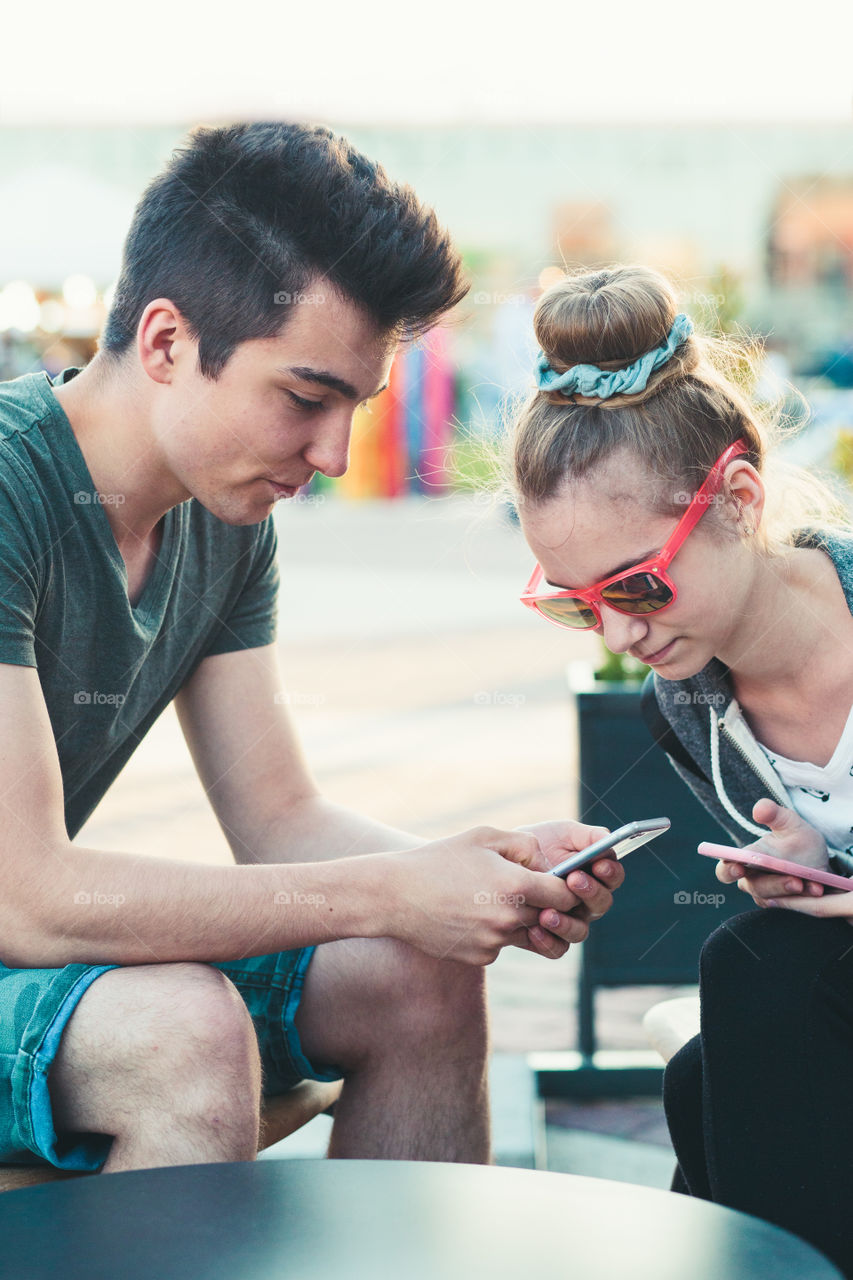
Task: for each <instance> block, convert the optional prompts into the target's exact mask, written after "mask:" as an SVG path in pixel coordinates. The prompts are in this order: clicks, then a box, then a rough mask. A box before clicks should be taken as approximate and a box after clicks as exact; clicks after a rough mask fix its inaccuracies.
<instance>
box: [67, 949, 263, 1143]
mask: <svg viewBox="0 0 853 1280" xmlns="http://www.w3.org/2000/svg"><path fill="white" fill-rule="evenodd" d="M50 1083H51V1094H52V1097H53V1099H54V1106H55V1110H56V1111H57V1112H58V1115H59V1118H60V1119H61V1120H63V1121H64V1122H65V1123H66V1124H67V1125H68V1127H72V1128H76V1127H86V1123H87V1121H90V1120H91V1119H92V1117H98V1116H99V1117H101V1119H102V1120H104V1121H106V1123H107V1126H108V1127H107V1128H106V1131H107V1132H112V1131H113V1128H110V1127H109V1124H110V1122H112V1125H113V1127H114V1126H115V1122H116V1119H117V1118H122V1119H124V1118H126V1117H130V1116H132V1115H133V1114H134V1112H136V1111H138V1110H140V1109H141V1110H145V1111H149V1110H151V1109H154V1110H157V1109H162V1110H163V1111H164V1112H169V1111H173V1110H178V1111H180V1112H192V1111H195V1110H199V1111H202V1112H203V1111H206V1110H212V1111H214V1112H216V1113H217V1114H220V1115H221V1114H222V1113H223V1111H225V1112H231V1111H234V1112H240V1113H241V1114H242V1113H244V1112H245V1115H246V1117H247V1120H246V1123H247V1124H250V1117H251V1115H252V1113H253V1112H254V1113H255V1114H256V1113H257V1109H258V1106H259V1099H260V1061H259V1054H258V1047H257V1038H256V1036H255V1032H254V1027H253V1024H252V1020H251V1017H250V1015H249V1012H248V1010H247V1008H246V1005H245V1003H244V1002H243V1000H242V998H241V996H240V993H239V992H238V991H237V989H236V987H235V986H234V985H233V983H231V982H230V981H229V979H228V978H226V976H225V974H223V973H222V972H221V971H220V970H219V969H214V968H212V967H211V966H209V965H203V964H164V965H139V966H133V967H131V966H127V967H123V968H120V969H112V970H110V971H109V972H107V973H105V974H103V975H102V976H101V977H100V978H98V979H97V980H96V981H95V982H93V983H92V985H91V987H89V988H88V990H87V991H86V992H85V994H84V995H83V996H82V998H81V1000H80V1002H79V1004H78V1006H77V1008H76V1009H75V1011H74V1014H73V1015H72V1017H71V1019H70V1020H69V1023H68V1026H67V1027H66V1029H65V1032H64V1033H63V1036H62V1041H61V1043H60V1047H59V1051H58V1052H57V1055H56V1059H55V1062H54V1066H53V1068H52V1070H51V1082H50Z"/></svg>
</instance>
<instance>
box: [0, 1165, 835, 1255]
mask: <svg viewBox="0 0 853 1280" xmlns="http://www.w3.org/2000/svg"><path fill="white" fill-rule="evenodd" d="M0 1241H2V1245H0V1250H1V1251H2V1252H0V1257H2V1264H3V1275H8V1276H10V1277H12V1276H15V1277H20V1280H47V1278H48V1277H51V1280H53V1278H54V1277H61V1278H62V1280H84V1278H85V1280H274V1278H275V1280H280V1278H282V1277H288V1278H289V1277H293V1280H368V1278H369V1280H390V1278H397V1277H399V1278H400V1280H427V1277H429V1280H480V1278H481V1277H483V1278H485V1280H504V1278H506V1280H510V1277H511V1280H520V1278H521V1277H524V1276H526V1275H531V1274H536V1275H542V1276H566V1277H571V1280H613V1278H614V1277H619V1276H630V1277H631V1278H632V1280H740V1277H744V1278H746V1277H749V1278H750V1280H754V1278H755V1277H765V1276H772V1277H773V1280H840V1276H841V1273H840V1272H839V1271H837V1270H836V1269H835V1267H833V1266H832V1265H831V1264H830V1263H829V1262H827V1261H826V1260H825V1259H824V1258H823V1257H822V1256H821V1255H820V1254H819V1253H817V1252H816V1250H814V1249H812V1248H811V1247H810V1246H809V1245H807V1244H805V1243H804V1242H803V1241H801V1240H799V1239H798V1238H797V1237H795V1236H791V1235H789V1234H788V1233H787V1232H785V1231H781V1230H779V1228H778V1227H771V1226H769V1225H768V1224H767V1223H765V1222H759V1221H758V1219H756V1218H750V1217H748V1216H747V1215H746V1214H742V1213H735V1212H733V1211H732V1210H731V1209H722V1208H720V1207H719V1206H718V1205H712V1204H707V1203H706V1202H705V1201H702V1200H691V1199H689V1198H687V1197H685V1196H680V1195H674V1194H671V1193H669V1192H665V1191H651V1190H649V1189H648V1188H646V1187H635V1186H631V1185H629V1184H628V1183H622V1182H607V1181H605V1180H604V1179H600V1178H580V1177H575V1176H574V1175H571V1174H562V1173H538V1172H533V1171H532V1170H528V1169H506V1168H495V1167H483V1166H480V1165H464V1164H428V1163H418V1162H414V1161H392V1160H261V1161H258V1162H257V1163H253V1164H205V1165H189V1166H181V1167H178V1168H170V1169H146V1170H139V1171H137V1172H133V1173H118V1174H105V1175H102V1176H99V1177H94V1178H80V1179H75V1180H72V1181H66V1182H53V1183H45V1184H43V1185H42V1186H37V1187H30V1188H27V1189H26V1190H22V1191H11V1192H7V1193H6V1194H5V1195H2V1196H0Z"/></svg>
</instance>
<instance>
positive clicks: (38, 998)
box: [0, 947, 343, 1170]
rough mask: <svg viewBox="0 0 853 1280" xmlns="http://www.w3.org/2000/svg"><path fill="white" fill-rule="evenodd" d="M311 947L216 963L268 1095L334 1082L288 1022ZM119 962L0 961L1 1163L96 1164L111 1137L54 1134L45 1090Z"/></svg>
mask: <svg viewBox="0 0 853 1280" xmlns="http://www.w3.org/2000/svg"><path fill="white" fill-rule="evenodd" d="M314 950H315V948H314V947H302V948H300V949H299V950H296V951H279V952H274V953H273V954H272V955H266V956H251V957H249V958H248V959H245V960H229V961H226V962H225V963H223V964H216V965H214V966H213V968H215V969H221V970H222V972H223V973H224V974H226V976H227V977H228V978H230V980H231V981H232V982H233V983H234V985H235V986H236V988H237V990H238V991H239V992H240V995H241V996H242V997H243V999H244V1001H245V1002H246V1007H247V1008H248V1010H249V1013H250V1014H251V1016H252V1021H253V1023H254V1025H255V1031H256V1033H257V1037H258V1048H259V1051H260V1055H261V1065H262V1069H263V1088H264V1093H265V1094H266V1095H271V1094H276V1093H284V1092H286V1091H287V1090H288V1089H290V1088H292V1086H293V1085H295V1084H297V1083H298V1082H299V1081H300V1080H305V1079H309V1080H339V1079H340V1078H341V1076H342V1074H343V1073H342V1072H341V1071H339V1070H338V1068H337V1067H334V1066H327V1065H324V1066H322V1067H319V1068H315V1067H314V1066H312V1065H311V1063H309V1062H308V1060H307V1058H306V1057H305V1055H304V1054H303V1052H302V1048H301V1045H300V1043H299V1035H298V1033H297V1030H296V1027H295V1026H294V1018H295V1016H296V1010H297V1008H298V1007H299V1000H300V997H301V995H302V986H303V982H304V980H305V973H306V970H307V968H308V965H309V964H310V963H311V957H312V956H313V954H314ZM118 967H119V966H118V965H113V964H101V965H86V964H69V965H66V966H65V967H64V968H63V969H7V968H5V967H4V966H3V965H2V964H0V1164H39V1163H41V1162H42V1161H46V1162H48V1163H49V1164H53V1165H56V1166H57V1168H59V1169H81V1170H96V1169H99V1168H100V1167H101V1165H102V1164H103V1163H104V1161H105V1160H106V1158H107V1155H108V1153H109V1149H110V1143H111V1142H112V1138H110V1137H109V1136H106V1135H104V1134H77V1133H75V1134H65V1135H59V1134H57V1133H56V1130H55V1128H54V1123H53V1112H52V1109H51V1103H50V1093H49V1090H48V1073H49V1071H50V1068H51V1065H52V1063H53V1059H54V1057H55V1056H56V1051H57V1049H58V1047H59V1042H60V1039H61V1037H62V1032H63V1031H64V1029H65V1026H66V1024H67V1022H68V1019H69V1018H70V1017H71V1015H72V1013H73V1012H74V1010H75V1008H76V1006H77V1002H78V1000H79V999H80V997H81V996H82V995H83V993H84V992H85V991H86V990H87V988H88V987H89V986H91V984H92V983H93V982H94V981H95V979H96V978H99V977H100V976H101V974H102V973H107V972H108V970H110V969H116V968H118Z"/></svg>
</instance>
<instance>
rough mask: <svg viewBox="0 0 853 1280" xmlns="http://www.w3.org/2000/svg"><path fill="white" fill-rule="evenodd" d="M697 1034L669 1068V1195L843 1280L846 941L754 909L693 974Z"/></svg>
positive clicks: (849, 945) (802, 921)
mask: <svg viewBox="0 0 853 1280" xmlns="http://www.w3.org/2000/svg"><path fill="white" fill-rule="evenodd" d="M700 992H701V997H702V1030H701V1034H700V1035H698V1036H696V1037H695V1038H694V1039H693V1040H691V1041H690V1042H689V1043H688V1044H686V1045H685V1046H684V1048H683V1049H681V1051H680V1052H679V1053H677V1054H676V1055H675V1057H674V1058H673V1059H672V1060H671V1062H670V1063H669V1065H668V1066H667V1069H666V1072H665V1075H664V1106H665V1109H666V1116H667V1121H668V1123H669V1129H670V1134H671V1136H672V1141H673V1145H674V1147H675V1154H676V1156H677V1159H678V1169H677V1171H676V1176H675V1180H674V1182H673V1190H676V1191H682V1192H685V1193H686V1194H688V1195H693V1196H699V1197H701V1198H702V1199H705V1200H713V1201H715V1202H716V1203H718V1204H723V1205H728V1206H729V1207H730V1208H732V1209H740V1210H742V1211H743V1212H745V1213H751V1214H755V1216H756V1217H759V1218H764V1219H766V1220H767V1221H768V1222H773V1223H776V1224H777V1225H778V1226H780V1227H785V1228H786V1229H787V1230H789V1231H793V1232H795V1233H796V1234H797V1235H799V1236H802V1237H803V1239H804V1240H808V1241H809V1242H810V1243H812V1244H814V1245H816V1246H817V1248H819V1249H822V1250H823V1251H824V1253H826V1254H827V1256H828V1257H829V1258H831V1259H832V1260H833V1261H834V1262H835V1264H836V1265H837V1266H839V1267H840V1268H841V1269H842V1270H843V1271H844V1272H845V1274H846V1275H847V1276H850V1277H853V1211H852V1210H853V927H851V926H850V925H849V924H847V923H846V922H845V921H843V920H815V919H811V918H810V917H808V916H801V915H797V914H795V913H794V912H791V911H782V910H773V909H772V908H767V909H764V910H761V911H750V912H748V913H747V914H745V915H742V916H737V917H736V918H735V919H733V920H731V921H729V922H728V923H727V924H725V925H723V926H722V927H721V928H719V929H717V930H716V932H715V933H713V934H712V935H711V937H710V938H709V939H708V941H707V942H706V944H705V946H704V948H703V951H702V957H701V961H700Z"/></svg>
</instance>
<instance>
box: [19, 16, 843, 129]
mask: <svg viewBox="0 0 853 1280" xmlns="http://www.w3.org/2000/svg"><path fill="white" fill-rule="evenodd" d="M0 39H2V42H3V51H4V58H3V74H2V79H0V125H2V124H12V123H26V122H44V121H52V122H63V123H69V124H70V123H78V122H79V123H83V122H85V123H97V122H98V121H103V122H104V123H107V122H109V123H117V122H124V121H126V122H139V123H144V122H172V121H188V122H193V123H200V122H204V121H210V122H213V121H215V120H218V119H222V118H229V119H233V118H237V117H258V116H264V115H267V114H268V115H270V116H278V117H282V116H298V117H301V118H311V119H322V120H338V121H359V122H376V123H411V122H415V121H424V122H436V123H438V122H447V121H452V120H456V119H459V120H466V121H489V120H494V121H497V122H502V123H503V122H512V121H518V122H531V121H537V120H543V121H545V120H552V121H553V120H562V119H566V120H602V121H609V120H618V121H635V120H659V121H666V122H670V123H671V122H674V121H679V120H684V121H694V120H747V119H749V120H773V119H775V120H779V119H782V120H786V119H790V120H801V121H802V120H844V119H850V116H851V104H853V58H851V49H853V4H851V2H850V0H810V2H809V3H808V4H807V5H796V6H792V7H789V8H787V9H786V8H785V7H783V6H775V5H771V4H770V3H768V0H713V3H710V4H709V3H706V4H704V5H703V4H696V3H682V4H676V3H672V2H671V0H670V2H664V0H610V3H608V4H601V3H598V4H578V3H572V2H571V0H562V2H561V3H557V2H555V0H539V2H538V3H527V4H520V3H516V4H514V5H513V4H511V3H510V4H508V5H503V6H500V7H499V6H498V5H491V4H486V3H483V0H480V3H476V4H472V3H470V2H469V3H466V2H465V0H426V3H420V4H418V3H413V2H412V0H407V2H406V3H404V4H397V5H392V4H389V3H387V0H361V3H352V0H348V2H347V3H344V0H313V2H306V3H303V4H300V5H297V4H294V3H293V0H290V2H289V3H288V2H287V0H285V3H282V0H274V2H271V0H240V2H239V3H230V2H229V3H225V2H223V0H208V2H207V3H205V4H201V3H196V2H192V3H182V2H181V0H177V2H176V3H174V4H168V5H157V4H134V5H132V6H131V5H124V4H122V3H121V2H120V0H119V3H117V2H116V0H79V3H77V4H69V3H68V2H67V0H63V2H62V3H60V2H59V0H42V3H36V4H34V5H33V6H31V7H27V6H25V5H24V4H23V3H21V0H16V2H15V3H14V4H9V5H5V6H4V10H3V14H2V26H0Z"/></svg>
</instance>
